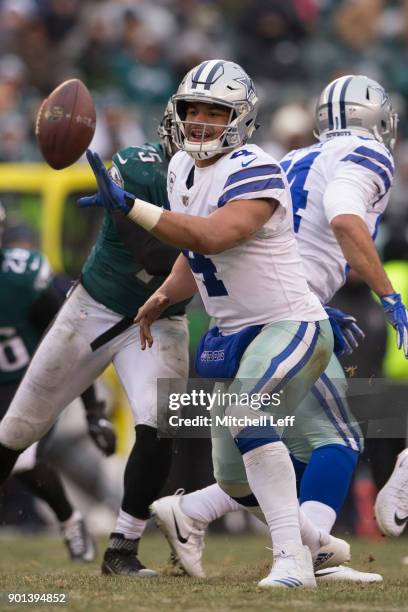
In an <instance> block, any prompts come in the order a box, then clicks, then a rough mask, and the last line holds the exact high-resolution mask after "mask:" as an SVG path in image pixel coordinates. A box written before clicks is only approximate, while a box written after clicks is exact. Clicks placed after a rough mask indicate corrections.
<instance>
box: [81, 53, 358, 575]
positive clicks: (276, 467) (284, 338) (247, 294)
mask: <svg viewBox="0 0 408 612" xmlns="http://www.w3.org/2000/svg"><path fill="white" fill-rule="evenodd" d="M257 106H258V100H257V97H256V93H255V91H254V89H253V85H252V81H251V80H250V79H249V77H248V76H247V75H246V73H245V72H244V71H243V70H242V68H241V67H240V66H238V65H237V64H234V63H232V62H226V61H222V60H212V61H208V62H203V63H202V64H200V65H199V66H197V67H196V68H194V69H193V70H191V71H190V72H189V73H188V74H187V76H186V77H185V79H184V80H183V82H182V84H181V85H180V88H179V90H178V93H177V94H176V95H175V96H174V97H173V109H174V116H175V134H174V138H175V141H176V144H177V146H178V147H179V148H181V149H182V151H180V152H179V153H177V154H176V155H175V156H174V157H173V159H172V161H171V162H170V165H169V173H168V193H169V200H170V206H171V212H167V211H160V210H158V209H157V208H156V207H154V206H152V204H150V203H148V202H146V201H143V200H141V199H140V198H136V199H135V196H134V195H133V194H131V193H129V192H126V191H124V190H123V189H118V187H117V186H116V185H115V184H114V183H113V182H112V181H111V180H110V178H109V175H108V174H107V173H106V171H105V169H104V167H103V165H102V164H101V162H100V160H99V158H98V156H97V155H95V154H92V153H91V152H88V154H87V155H88V160H89V162H90V164H91V167H92V168H93V170H94V173H95V175H96V177H97V181H98V187H99V193H98V194H97V195H96V196H93V197H89V198H83V199H81V200H80V201H79V204H80V205H81V206H104V207H106V208H108V209H109V208H110V209H121V210H122V211H123V212H125V213H126V214H127V215H128V217H129V218H130V219H132V220H133V221H135V222H136V223H138V224H139V225H141V226H142V227H144V228H145V229H147V230H148V231H150V232H151V233H152V234H153V235H154V236H156V237H157V238H160V239H161V240H163V241H164V242H168V243H170V244H172V245H174V246H177V247H181V248H183V254H181V255H180V256H179V257H178V258H177V260H176V262H175V264H174V266H173V270H172V272H171V274H170V276H169V277H168V278H167V280H166V281H165V282H164V283H163V285H162V286H161V287H160V288H159V289H158V291H156V292H155V294H153V296H152V297H151V298H150V299H149V300H148V301H147V302H146V304H145V305H144V306H143V307H142V308H141V309H140V310H139V313H138V316H137V318H136V322H138V323H139V324H140V335H141V341H142V348H145V347H146V344H147V345H149V346H150V347H151V346H153V347H154V344H153V338H152V333H151V329H150V325H151V324H152V322H153V321H155V320H156V319H157V317H158V316H160V314H161V312H163V309H164V308H166V307H168V306H169V305H171V304H173V303H175V302H177V301H179V300H180V299H186V298H189V297H191V296H192V295H193V294H194V293H195V292H196V291H197V288H198V290H199V291H200V294H201V297H202V299H203V301H204V304H205V307H206V310H207V312H208V313H209V314H210V315H211V316H213V318H214V319H215V322H216V324H217V327H216V328H213V329H212V330H210V331H209V332H208V334H207V336H206V337H205V339H204V340H203V350H202V355H206V354H208V351H209V350H212V351H214V348H216V349H217V351H216V352H217V354H218V355H219V356H221V355H224V356H225V357H224V359H221V358H220V362H219V363H218V364H217V365H218V368H217V369H216V371H215V372H214V370H213V372H212V375H213V376H214V375H215V377H221V378H225V377H229V378H230V377H233V376H236V380H235V382H234V383H233V384H232V386H231V387H230V389H229V391H230V392H231V391H232V392H234V391H235V389H236V386H238V385H242V386H241V387H240V392H242V391H243V392H248V393H252V392H256V391H259V390H262V391H264V392H268V393H270V394H272V393H273V390H274V389H280V388H282V387H284V388H285V393H286V394H287V399H288V406H290V410H291V411H293V410H294V409H295V407H296V405H297V404H298V403H299V401H301V399H302V398H303V397H304V396H305V395H306V393H307V391H308V389H309V388H310V387H311V385H312V384H313V382H314V380H316V378H318V376H319V375H320V374H321V373H322V371H323V369H324V368H325V367H326V365H327V363H328V360H329V358H330V354H331V351H332V333H331V329H330V324H329V322H328V320H327V318H326V317H327V315H326V313H325V312H324V310H323V308H322V307H321V305H320V304H319V302H318V300H317V298H316V297H315V296H314V295H313V294H312V293H311V292H310V290H309V288H308V286H307V283H306V279H305V277H304V275H303V273H302V267H301V260H300V258H299V256H298V253H297V246H296V240H295V237H294V233H293V229H292V211H291V205H290V192H289V189H288V186H287V182H286V178H285V177H284V175H283V174H282V172H281V169H280V168H279V166H278V165H277V163H276V162H275V161H274V160H273V159H272V158H270V157H269V156H268V155H266V154H265V153H264V152H263V151H262V150H261V149H260V148H259V147H257V146H255V145H247V144H245V143H246V141H247V139H248V138H249V137H250V136H251V134H252V133H253V131H254V129H255V121H256V114H257ZM260 287H262V295H260V292H259V288H260ZM237 345H238V346H240V352H238V351H236V350H235V347H236V346H237ZM204 361H205V360H204V358H203V359H202V360H200V361H199V364H200V365H201V371H200V370H199V373H201V374H204V375H205V373H206V364H205V363H204ZM212 365H214V364H212ZM250 379H252V384H251V381H250ZM254 385H255V386H254ZM278 385H279V386H278ZM226 414H227V415H228V416H233V415H238V416H240V417H247V416H249V419H251V417H252V416H253V412H251V411H250V410H248V408H247V407H245V406H243V405H242V404H240V403H237V404H236V405H231V406H228V407H227V409H226ZM243 421H244V422H245V418H243ZM232 437H233V438H232ZM233 439H234V440H235V444H236V446H237V447H238V449H239V452H240V454H241V455H242V459H243V463H244V465H245V471H246V475H247V477H248V481H249V482H250V485H251V489H252V491H253V493H254V494H255V495H256V497H257V500H258V501H259V504H260V506H261V509H262V511H263V513H264V515H265V517H266V521H267V523H268V526H269V528H270V532H271V536H272V541H273V545H274V565H273V568H272V571H271V573H270V575H269V576H268V577H267V578H265V579H264V580H262V581H261V582H260V586H262V587H282V586H283V587H289V586H290V587H292V586H309V587H312V586H315V584H316V583H315V579H314V574H313V565H312V560H311V555H310V550H309V549H308V547H307V546H302V542H301V536H300V531H299V507H298V504H297V499H296V483H295V475H294V470H293V467H292V464H291V461H290V458H289V455H288V452H287V450H286V448H285V446H284V444H283V443H282V441H281V440H280V437H279V435H278V434H277V432H276V430H275V429H274V428H273V427H272V426H265V427H264V428H263V427H262V426H259V425H253V426H252V427H251V426H248V427H247V428H246V427H244V428H243V427H242V425H241V423H238V425H236V426H235V425H234V424H233V425H231V427H230V428H229V431H224V432H223V433H222V437H221V439H218V441H217V444H218V451H217V453H218V461H219V463H221V464H222V463H224V464H228V461H229V454H230V452H231V451H230V448H229V446H228V444H230V445H232V448H233V449H234V450H235V444H234V442H233V441H232V440H233ZM216 440H217V439H216V438H215V439H214V442H215V441H216ZM226 440H228V442H227V443H226V444H225V445H224V442H225V441H226ZM223 446H225V451H226V452H225V453H224V452H223ZM216 471H217V466H216ZM217 476H218V474H217ZM222 484H223V486H224V487H225V488H227V489H228V492H229V493H230V494H232V495H234V496H235V497H236V498H238V499H239V500H240V501H242V495H241V494H240V490H241V488H242V487H240V486H239V485H238V486H237V487H235V490H234V486H233V487H232V488H228V484H229V483H228V482H223V483H222ZM277 492H279V493H278V494H277ZM343 544H344V545H345V546H344V547H343V551H345V550H346V549H347V552H348V546H347V545H346V543H343Z"/></svg>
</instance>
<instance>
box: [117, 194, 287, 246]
mask: <svg viewBox="0 0 408 612" xmlns="http://www.w3.org/2000/svg"><path fill="white" fill-rule="evenodd" d="M277 206H278V202H277V201H276V200H272V199H268V200H255V199H254V200H235V201H234V202H229V203H227V204H226V205H225V206H224V207H222V208H218V209H217V210H215V211H214V212H213V213H211V214H210V215H209V216H208V217H198V216H193V215H186V214H180V213H176V212H168V211H163V210H161V209H158V208H157V207H156V206H153V205H152V204H149V203H148V202H143V201H142V200H139V199H136V200H135V201H134V204H133V206H132V208H131V210H130V211H129V212H128V216H129V218H130V219H131V220H132V221H134V222H135V223H138V224H139V225H141V226H142V227H144V228H145V229H147V230H148V231H149V232H151V233H152V234H153V236H155V237H156V238H158V239H159V240H161V241H162V242H165V243H167V244H170V245H171V246H175V247H177V248H179V249H188V250H189V251H194V252H195V253H200V254H202V255H215V254H216V253H221V252H223V251H226V250H228V249H231V248H233V247H235V246H237V245H238V244H241V243H242V242H243V241H245V240H247V239H248V238H249V237H250V236H251V235H252V234H254V233H255V232H256V231H257V230H258V229H259V228H260V227H262V226H263V225H264V224H265V223H266V222H267V221H268V220H269V219H270V217H271V216H272V215H273V213H274V211H275V209H276V208H277Z"/></svg>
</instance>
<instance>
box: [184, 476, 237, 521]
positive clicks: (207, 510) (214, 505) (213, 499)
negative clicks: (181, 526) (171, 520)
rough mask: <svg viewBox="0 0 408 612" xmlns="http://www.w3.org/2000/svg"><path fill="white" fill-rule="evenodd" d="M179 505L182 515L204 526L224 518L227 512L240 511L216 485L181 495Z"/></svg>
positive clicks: (230, 498) (234, 502) (235, 503)
mask: <svg viewBox="0 0 408 612" xmlns="http://www.w3.org/2000/svg"><path fill="white" fill-rule="evenodd" d="M180 504H181V509H182V510H183V512H184V514H187V516H189V517H190V518H191V519H194V520H195V521H200V522H201V523H205V524H206V525H208V523H211V522H212V521H215V519H218V518H220V517H221V516H224V514H227V512H236V511H237V510H241V509H242V508H241V506H240V505H239V504H237V502H236V501H234V500H233V499H232V497H230V496H229V495H227V494H226V493H224V491H223V490H222V489H221V487H220V486H219V485H218V484H217V483H215V484H212V485H210V486H209V487H205V489H199V490H198V491H194V492H193V493H188V494H187V495H183V497H182V498H181V502H180Z"/></svg>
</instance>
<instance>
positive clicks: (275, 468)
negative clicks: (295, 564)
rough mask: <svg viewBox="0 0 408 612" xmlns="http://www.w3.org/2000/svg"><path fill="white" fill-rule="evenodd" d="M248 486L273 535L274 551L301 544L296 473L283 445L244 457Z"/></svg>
mask: <svg viewBox="0 0 408 612" xmlns="http://www.w3.org/2000/svg"><path fill="white" fill-rule="evenodd" d="M242 458H243V460H244V464H245V470H246V473H247V478H248V483H249V486H250V487H251V490H252V491H253V493H254V495H255V497H256V498H257V500H258V502H259V505H260V507H261V509H262V512H263V513H264V515H265V520H266V522H267V525H268V527H269V531H270V532H271V538H272V544H273V546H274V548H276V547H277V548H284V547H285V545H286V544H288V543H289V542H294V543H296V544H299V545H301V544H302V539H301V536H300V527H299V504H298V500H297V495H296V479H295V471H294V469H293V465H292V462H291V460H290V457H289V453H288V450H287V448H286V446H285V445H284V444H283V442H272V443H269V444H264V445H263V446H258V447H257V448H254V449H253V450H250V451H249V452H247V453H245V454H244V455H243V457H242Z"/></svg>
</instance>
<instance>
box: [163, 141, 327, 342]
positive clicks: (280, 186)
mask: <svg viewBox="0 0 408 612" xmlns="http://www.w3.org/2000/svg"><path fill="white" fill-rule="evenodd" d="M193 166H194V162H193V159H192V158H191V157H190V156H189V155H188V154H187V153H185V152H184V151H180V152H178V153H177V154H176V155H175V156H174V157H173V158H172V160H171V162H170V165H169V171H168V175H167V177H168V178H167V181H168V185H167V186H168V195H169V202H170V208H171V210H172V211H175V212H178V213H184V214H188V215H194V216H199V217H207V216H208V215H210V214H211V213H212V212H214V211H215V210H217V208H219V207H220V206H224V205H225V204H227V203H228V202H230V201H232V200H242V199H245V200H250V199H257V198H258V199H259V198H274V199H275V200H277V201H278V202H279V203H280V205H279V207H278V208H277V209H276V210H275V212H274V214H273V215H272V217H271V218H270V219H269V221H268V222H267V223H266V224H265V225H264V226H263V227H262V228H260V229H259V230H258V231H257V232H256V233H255V234H254V235H253V236H251V238H249V239H248V240H247V241H245V242H244V243H243V244H240V245H239V246H236V247H234V248H232V249H228V250H226V251H224V252H222V253H217V254H216V255H211V256H207V255H206V256H204V255H200V254H197V253H193V252H191V251H186V252H185V253H184V254H185V256H186V257H188V260H189V263H190V266H191V269H192V271H193V274H194V277H195V279H196V282H197V286H198V289H199V291H200V294H201V297H202V299H203V302H204V305H205V308H206V310H207V312H208V314H209V315H210V316H212V317H213V318H214V320H215V324H216V325H217V326H218V327H219V328H220V330H221V331H222V332H223V333H225V334H230V333H234V332H236V331H239V330H241V329H243V328H244V327H247V326H248V325H257V324H267V323H272V322H274V321H284V320H288V321H317V320H321V319H325V318H327V315H326V313H325V311H324V310H323V309H322V307H321V305H320V304H319V300H318V299H317V297H316V296H315V295H313V293H312V292H311V291H310V290H309V288H308V285H307V281H306V277H305V274H304V272H303V268H302V262H301V259H300V256H299V253H298V248H297V244H296V239H295V235H294V232H293V219H292V206H291V199H290V191H289V187H288V184H287V181H286V177H285V176H284V173H283V172H282V170H281V168H280V166H279V164H278V163H277V162H276V161H275V160H274V159H273V158H272V157H270V156H269V155H267V154H266V153H265V152H264V151H262V149H260V148H259V147H257V146H256V145H245V146H242V147H239V148H237V149H235V150H234V151H232V152H230V153H228V154H226V155H224V156H223V157H221V158H220V159H219V160H217V161H216V162H215V163H214V164H212V165H211V166H208V167H206V168H198V167H196V166H194V180H193V184H192V185H191V187H190V188H188V187H187V185H186V181H187V179H188V177H189V175H190V173H191V172H192V168H193Z"/></svg>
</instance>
